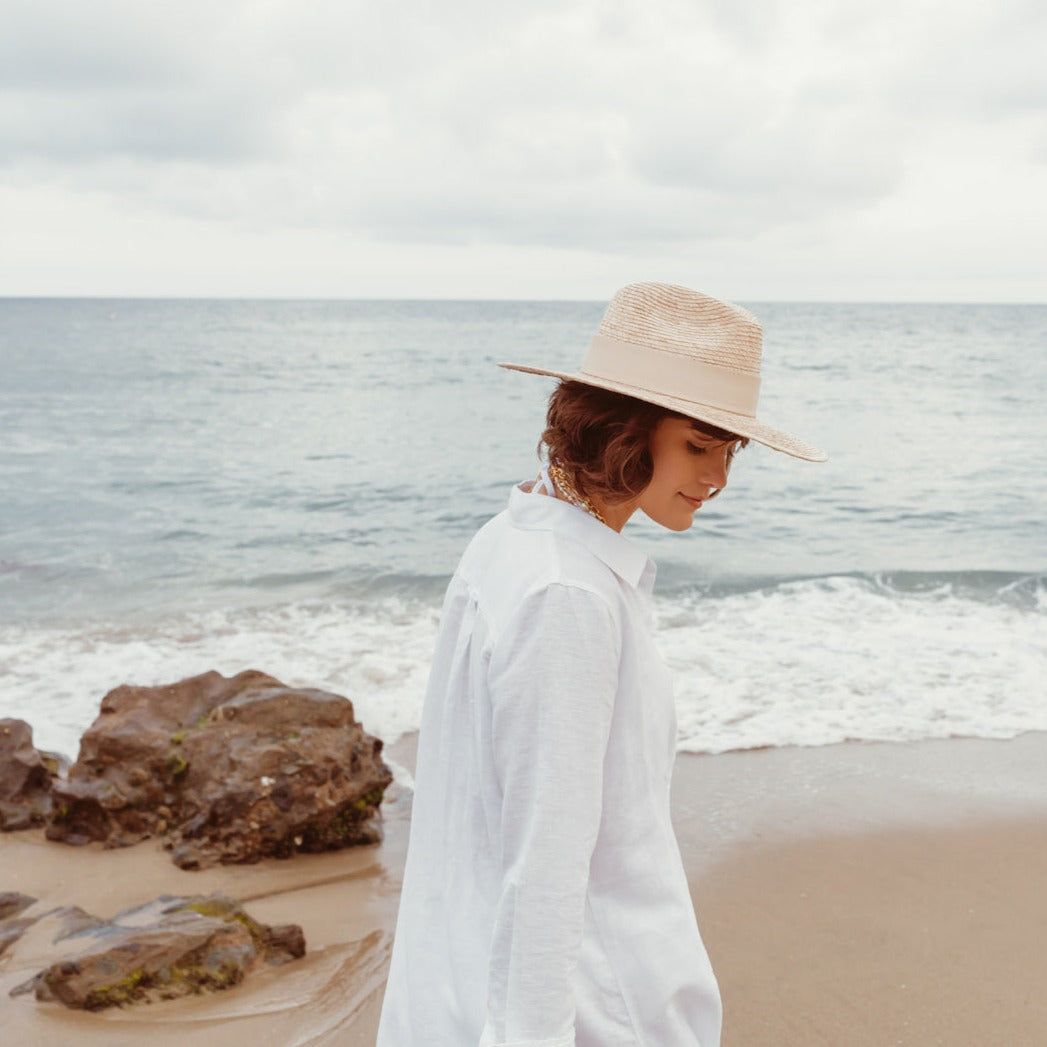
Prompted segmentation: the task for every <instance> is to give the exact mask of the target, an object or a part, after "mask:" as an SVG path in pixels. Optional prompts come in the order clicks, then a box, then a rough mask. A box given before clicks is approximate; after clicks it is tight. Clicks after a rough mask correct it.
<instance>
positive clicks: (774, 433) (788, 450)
mask: <svg viewBox="0 0 1047 1047" xmlns="http://www.w3.org/2000/svg"><path fill="white" fill-rule="evenodd" d="M498 366H499V367H504V368H505V369H506V370H508V371H522V372H524V373H525V374H540V375H546V376H548V377H549V378H560V379H562V380H563V381H565V382H581V383H582V384H583V385H592V386H595V387H596V388H597V389H607V390H609V391H610V392H612V393H622V394H623V395H625V396H631V397H633V399H635V400H643V401H644V402H645V403H650V404H657V405H658V406H659V407H665V408H667V409H668V410H670V411H675V412H677V413H678V414H682V415H686V416H687V417H688V418H694V419H695V420H696V421H699V422H708V423H709V424H710V425H715V426H717V428H720V429H726V430H727V431H728V432H732V433H737V434H738V435H739V436H746V437H748V438H749V439H750V440H755V441H756V442H757V443H761V444H763V445H764V446H765V447H770V448H771V449H772V450H774V451H782V452H783V453H784V454H788V455H792V457H793V458H802V459H803V460H804V461H807V462H826V461H828V460H829V456H828V455H827V454H826V453H825V452H824V451H822V450H820V449H819V448H817V447H814V446H813V445H812V444H809V443H807V441H806V440H801V439H800V438H799V437H796V436H793V435H792V434H791V433H787V432H785V431H784V430H782V429H775V428H774V427H773V426H770V425H765V424H764V423H763V422H759V421H757V420H756V419H755V418H750V417H749V416H748V415H744V414H738V413H736V412H735V411H725V410H722V409H721V408H718V407H706V406H705V404H699V403H694V402H693V401H692V400H681V399H680V398H679V397H676V396H667V395H666V394H664V393H657V392H652V391H650V390H647V389H639V388H637V387H636V386H634V385H625V384H624V383H622V382H614V381H611V380H609V379H606V378H594V377H593V376H592V375H588V374H568V373H567V372H565V371H548V370H545V369H544V368H541V367H526V366H524V365H523V364H499V365H498Z"/></svg>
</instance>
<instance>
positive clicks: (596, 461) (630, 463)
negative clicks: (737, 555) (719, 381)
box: [538, 380, 749, 505]
mask: <svg viewBox="0 0 1047 1047" xmlns="http://www.w3.org/2000/svg"><path fill="white" fill-rule="evenodd" d="M663 418H685V419H686V420H687V421H688V422H690V423H691V425H692V427H693V428H694V429H695V430H696V431H697V432H699V433H702V434H703V435H705V436H709V437H712V438H713V439H714V440H740V441H741V442H740V444H736V445H735V446H734V447H733V448H732V450H731V457H732V458H733V457H734V451H735V450H737V448H738V447H744V446H745V445H746V444H747V443H748V442H749V441H748V439H747V438H745V437H739V436H738V434H737V433H732V432H728V431H727V430H726V429H719V428H717V427H716V426H714V425H709V424H707V423H706V422H699V421H696V420H695V419H693V418H688V417H687V415H683V414H678V413H677V412H676V411H670V410H668V409H667V408H665V407H659V406H658V405H657V404H649V403H647V402H646V401H645V400H637V399H636V398H635V397H632V396H625V395H623V394H622V393H613V392H611V391H610V390H608V389H598V388H597V387H596V386H593V385H585V384H584V383H582V382H572V381H569V380H565V381H561V382H560V384H559V385H558V386H557V387H556V389H554V390H553V394H552V396H550V397H549V409H548V411H547V413H546V419H545V430H544V431H543V433H542V436H541V439H540V440H539V441H538V454H539V456H540V455H541V454H542V448H543V447H544V448H545V449H546V453H547V454H548V457H549V460H550V461H554V462H557V463H558V464H559V465H561V466H562V467H563V468H564V469H565V470H566V472H567V474H568V476H570V477H571V479H572V481H573V482H574V485H575V487H576V488H577V489H578V491H579V493H580V494H582V495H583V496H584V497H587V498H592V497H596V498H599V499H600V500H601V501H603V502H604V503H606V504H608V505H614V504H616V503H619V502H624V501H627V500H628V499H630V498H635V497H636V496H637V495H638V494H640V492H641V491H643V489H644V488H645V487H646V486H647V485H648V484H649V483H650V482H651V476H652V475H653V472H654V461H653V460H652V458H651V451H650V443H651V434H652V433H653V432H654V430H655V429H656V428H657V426H658V423H659V422H660V421H661V420H662V419H663ZM729 466H730V459H728V467H729ZM719 493H720V492H719V491H717V492H716V494H719ZM713 497H715V494H714V495H713Z"/></svg>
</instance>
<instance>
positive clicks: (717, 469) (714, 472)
mask: <svg viewBox="0 0 1047 1047" xmlns="http://www.w3.org/2000/svg"><path fill="white" fill-rule="evenodd" d="M729 461H730V456H729V448H728V446H727V445H725V446H723V447H716V448H714V449H713V450H711V451H710V452H709V453H708V454H706V455H702V475H701V479H702V483H704V484H706V485H707V486H709V487H715V488H716V490H717V491H722V490H723V489H724V488H725V487H726V486H727V465H728V462H729Z"/></svg>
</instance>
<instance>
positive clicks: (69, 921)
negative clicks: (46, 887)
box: [0, 894, 103, 955]
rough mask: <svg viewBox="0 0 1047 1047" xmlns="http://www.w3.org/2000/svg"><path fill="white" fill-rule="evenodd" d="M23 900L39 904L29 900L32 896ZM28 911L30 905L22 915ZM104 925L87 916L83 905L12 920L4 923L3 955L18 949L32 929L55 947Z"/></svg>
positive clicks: (0, 935)
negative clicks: (27, 932)
mask: <svg viewBox="0 0 1047 1047" xmlns="http://www.w3.org/2000/svg"><path fill="white" fill-rule="evenodd" d="M19 897H20V898H22V899H27V900H29V903H30V905H31V904H34V903H35V899H29V898H28V895H24V894H23V895H20V896H19ZM28 907H29V906H28V905H26V906H23V908H22V909H20V910H19V911H20V912H21V911H24V910H25V909H26V908H28ZM102 922H103V921H102V920H100V919H99V918H98V917H97V916H92V915H91V914H90V913H87V912H84V910H83V909H81V908H80V906H79V905H64V906H62V907H61V908H59V909H49V910H47V912H43V913H37V914H36V915H34V916H20V917H15V916H12V917H11V918H9V919H5V920H0V955H3V953H4V952H5V951H6V950H7V949H8V948H10V947H11V946H12V945H14V943H15V942H17V941H18V940H19V939H20V938H21V937H22V936H23V935H24V934H25V932H26V931H28V930H29V928H30V927H32V928H33V932H34V934H36V935H37V937H40V936H43V937H45V938H46V939H47V940H48V941H49V942H50V943H51V944H52V945H53V944H55V943H57V942H61V941H64V940H65V939H67V938H71V937H74V936H75V935H77V934H79V933H80V932H81V931H84V930H86V929H87V928H89V927H95V926H97V925H98V924H100V923H102ZM37 932H39V934H37Z"/></svg>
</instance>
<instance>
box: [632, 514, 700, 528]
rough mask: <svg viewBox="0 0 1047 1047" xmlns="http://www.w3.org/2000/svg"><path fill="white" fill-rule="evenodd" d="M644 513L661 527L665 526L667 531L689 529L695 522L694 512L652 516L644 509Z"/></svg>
mask: <svg viewBox="0 0 1047 1047" xmlns="http://www.w3.org/2000/svg"><path fill="white" fill-rule="evenodd" d="M644 515H645V516H646V517H647V518H648V519H649V520H652V521H653V522H654V523H656V524H658V526H659V527H664V528H665V529H666V530H667V531H689V530H690V529H691V524H693V523H694V513H685V514H683V515H673V516H668V517H666V516H652V515H651V514H650V513H649V512H647V510H646V509H645V510H644Z"/></svg>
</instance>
